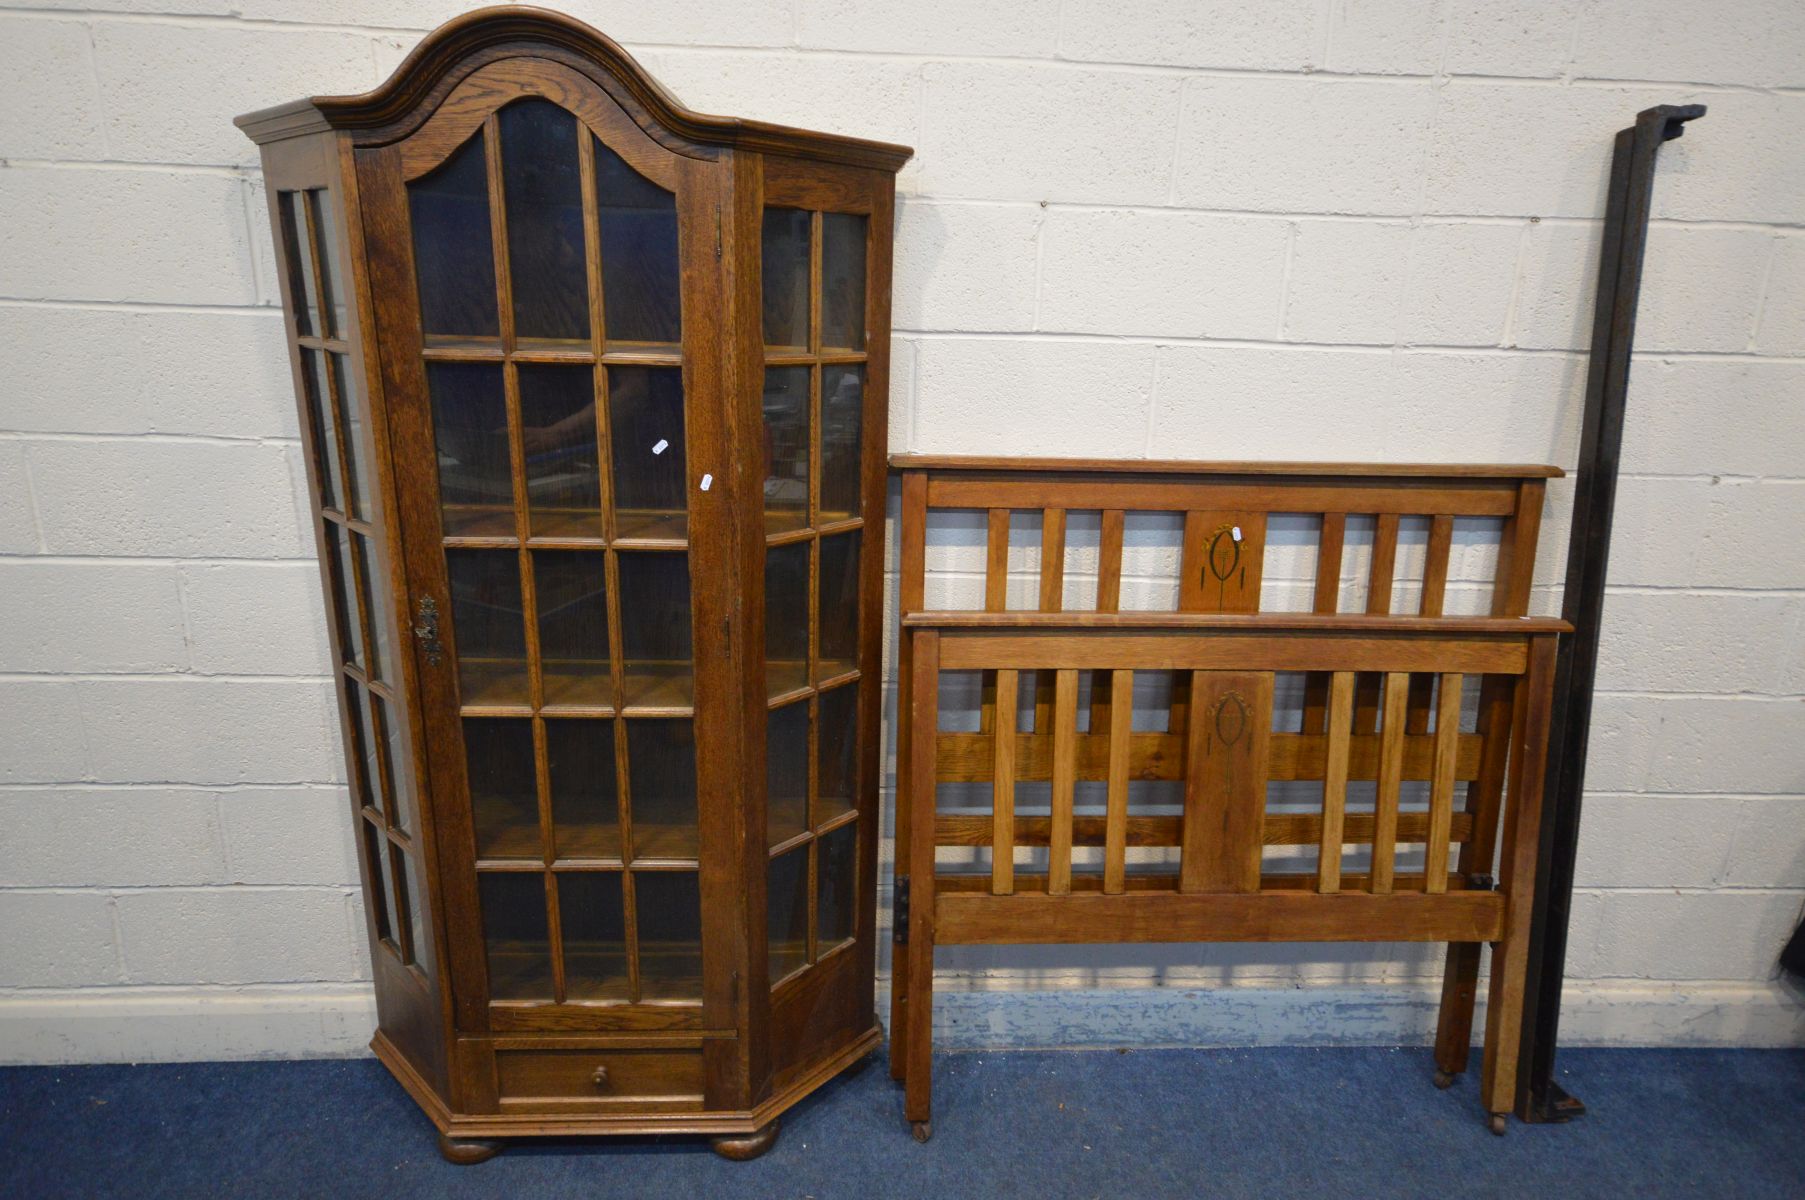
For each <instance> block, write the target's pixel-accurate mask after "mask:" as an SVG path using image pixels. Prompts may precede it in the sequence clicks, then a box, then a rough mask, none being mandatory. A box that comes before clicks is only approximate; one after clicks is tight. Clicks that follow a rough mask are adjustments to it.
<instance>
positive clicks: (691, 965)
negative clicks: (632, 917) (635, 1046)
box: [633, 871, 702, 1000]
mask: <svg viewBox="0 0 1805 1200" xmlns="http://www.w3.org/2000/svg"><path fill="white" fill-rule="evenodd" d="M633 910H634V912H635V913H637V914H638V916H639V995H640V999H642V1000H700V999H701V998H702V893H701V889H700V888H699V886H698V885H697V881H696V873H695V872H694V871H635V872H633Z"/></svg>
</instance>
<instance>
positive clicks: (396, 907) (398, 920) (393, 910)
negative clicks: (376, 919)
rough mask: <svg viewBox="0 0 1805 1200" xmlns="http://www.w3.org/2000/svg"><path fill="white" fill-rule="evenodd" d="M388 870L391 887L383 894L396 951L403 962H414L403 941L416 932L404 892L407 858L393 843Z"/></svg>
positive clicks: (390, 848)
mask: <svg viewBox="0 0 1805 1200" xmlns="http://www.w3.org/2000/svg"><path fill="white" fill-rule="evenodd" d="M384 840H385V841H386V840H387V839H384ZM388 868H389V886H388V888H387V889H386V890H385V891H384V892H383V899H384V900H386V901H387V902H388V905H389V924H390V926H392V927H393V928H394V930H395V949H396V951H397V952H398V953H399V954H400V956H401V961H402V962H404V963H405V962H412V961H413V954H412V953H410V951H409V949H408V948H407V947H406V946H404V945H403V944H402V941H401V935H402V933H406V934H407V935H408V936H409V938H410V939H411V938H412V936H413V932H414V931H413V921H414V919H413V912H412V910H410V909H409V908H408V906H407V892H406V891H405V890H404V889H405V888H406V886H407V885H406V884H405V883H404V882H403V880H404V879H405V875H404V872H405V871H406V869H407V856H406V855H404V854H402V853H401V847H399V846H397V845H395V844H394V843H393V842H390V843H389V856H388Z"/></svg>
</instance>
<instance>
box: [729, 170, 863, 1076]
mask: <svg viewBox="0 0 1805 1200" xmlns="http://www.w3.org/2000/svg"><path fill="white" fill-rule="evenodd" d="M760 175H761V189H760V194H761V198H762V204H761V205H760V209H759V212H758V214H757V223H758V224H757V232H758V245H759V261H758V287H757V289H756V296H757V299H758V308H759V322H758V329H757V337H758V346H759V355H760V363H759V367H760V371H761V377H760V381H759V384H758V386H759V387H760V389H761V398H760V403H759V408H760V412H761V417H762V427H763V428H762V436H761V437H760V438H759V439H758V440H759V441H760V442H762V444H763V446H764V448H765V454H764V465H763V469H762V472H761V475H762V480H761V488H760V490H761V504H760V508H761V510H762V519H763V539H762V540H763V542H764V555H763V573H762V586H760V587H758V588H757V589H755V594H756V595H758V596H759V597H760V598H761V600H762V604H761V606H760V607H761V610H762V615H761V620H760V626H761V629H762V637H763V640H764V647H763V648H764V664H763V665H764V698H765V711H764V714H763V715H764V718H765V720H764V731H763V750H764V780H765V806H764V808H765V811H764V817H765V823H764V844H765V846H766V847H767V850H768V859H767V863H766V866H765V870H766V879H765V902H766V914H765V915H766V920H765V928H764V930H763V932H764V934H765V953H766V962H767V982H768V986H769V987H770V989H771V991H770V1023H769V1027H768V1028H769V1044H770V1062H771V1070H772V1081H773V1082H772V1086H773V1087H775V1088H779V1089H781V1088H782V1087H784V1086H785V1084H786V1082H787V1081H789V1080H791V1079H793V1078H795V1077H796V1076H797V1075H798V1073H803V1072H806V1071H807V1070H808V1068H809V1067H810V1066H811V1065H812V1064H813V1063H815V1062H817V1061H820V1060H822V1059H824V1058H827V1057H829V1056H831V1055H832V1054H834V1053H835V1052H837V1051H840V1050H842V1049H843V1048H844V1047H845V1046H846V1045H847V1044H849V1043H850V1042H851V1041H852V1040H854V1039H856V1038H858V1037H861V1036H863V1035H865V1034H867V1033H869V1032H870V1030H871V1029H872V1028H873V1025H874V1013H873V1006H872V996H873V979H874V975H875V961H876V959H875V944H874V943H875V934H876V906H875V897H876V887H875V883H876V871H877V780H878V771H879V768H880V762H879V756H880V749H879V747H880V740H879V732H878V723H879V706H880V704H881V691H880V687H879V682H880V672H881V663H880V654H881V651H882V638H881V631H880V627H879V624H878V623H879V621H880V620H881V613H882V605H883V590H882V589H883V557H884V544H883V531H884V523H883V511H884V507H883V506H884V480H885V471H884V456H885V450H886V446H885V440H886V415H887V411H888V406H887V396H886V393H887V388H888V373H889V273H890V221H891V218H890V205H891V187H892V182H891V179H890V177H889V176H888V175H887V174H886V173H883V172H874V171H864V170H857V169H852V168H836V167H832V166H828V165H825V164H808V163H799V162H796V161H794V160H787V159H776V158H770V157H766V158H764V159H763V160H762V161H761V169H760Z"/></svg>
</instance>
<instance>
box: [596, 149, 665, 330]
mask: <svg viewBox="0 0 1805 1200" xmlns="http://www.w3.org/2000/svg"><path fill="white" fill-rule="evenodd" d="M592 140H593V139H592ZM595 192H596V209H597V213H598V214H599V218H600V226H601V238H602V312H603V328H604V331H605V333H606V335H607V338H608V348H609V349H611V350H619V349H624V348H625V347H623V346H622V343H623V342H635V343H641V344H643V343H648V342H659V343H675V342H677V341H678V340H679V339H680V338H681V336H682V332H681V331H682V320H681V314H680V312H679V305H678V301H677V297H678V278H679V276H678V269H677V197H675V196H673V195H672V194H671V193H669V192H667V191H665V190H664V189H663V188H661V187H659V186H658V185H657V184H655V183H653V182H652V181H651V180H649V179H647V178H645V176H643V175H641V174H640V173H639V172H637V171H635V170H634V169H633V168H632V167H629V166H628V165H627V164H626V162H625V161H624V160H623V159H622V158H621V157H620V155H618V154H616V153H615V152H614V151H612V150H610V149H608V147H606V146H604V145H602V143H601V142H600V141H595ZM667 348H669V349H673V350H674V349H676V347H675V345H671V346H669V347H667Z"/></svg>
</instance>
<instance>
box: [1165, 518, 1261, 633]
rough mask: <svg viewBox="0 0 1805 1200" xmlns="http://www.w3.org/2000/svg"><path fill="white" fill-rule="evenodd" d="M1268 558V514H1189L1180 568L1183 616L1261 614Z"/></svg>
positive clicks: (1179, 585) (1180, 599) (1179, 590)
mask: <svg viewBox="0 0 1805 1200" xmlns="http://www.w3.org/2000/svg"><path fill="white" fill-rule="evenodd" d="M1237 534H1238V535H1239V536H1236V535H1237ZM1265 555H1266V514H1265V513H1264V512H1260V511H1257V510H1242V509H1214V510H1197V509H1193V510H1192V511H1190V512H1187V513H1185V528H1184V543H1183V550H1182V552H1181V555H1180V565H1179V568H1178V570H1179V576H1178V607H1179V610H1180V611H1181V612H1210V613H1253V612H1258V611H1259V610H1260V577H1261V571H1262V568H1263V566H1264V559H1265Z"/></svg>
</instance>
